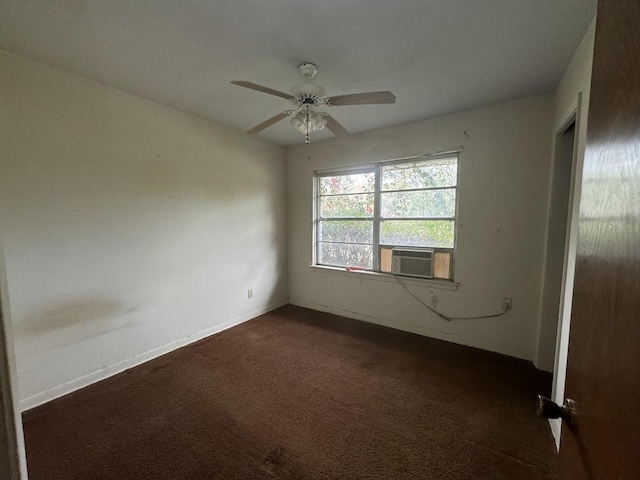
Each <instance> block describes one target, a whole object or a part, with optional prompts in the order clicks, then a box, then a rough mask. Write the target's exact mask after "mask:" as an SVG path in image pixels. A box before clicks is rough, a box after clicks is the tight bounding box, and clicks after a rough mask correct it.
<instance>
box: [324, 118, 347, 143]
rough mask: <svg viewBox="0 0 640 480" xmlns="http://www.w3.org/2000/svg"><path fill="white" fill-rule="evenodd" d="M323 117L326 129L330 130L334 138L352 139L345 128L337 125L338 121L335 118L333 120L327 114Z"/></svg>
mask: <svg viewBox="0 0 640 480" xmlns="http://www.w3.org/2000/svg"><path fill="white" fill-rule="evenodd" d="M324 117H325V118H326V119H327V125H326V127H327V128H328V129H329V130H331V131H332V132H333V134H334V135H335V136H336V137H341V138H353V135H351V133H350V132H349V131H348V130H347V129H346V128H344V127H343V126H342V125H341V124H340V123H338V121H337V120H336V119H335V118H333V117H332V116H331V115H329V114H328V113H325V114H324Z"/></svg>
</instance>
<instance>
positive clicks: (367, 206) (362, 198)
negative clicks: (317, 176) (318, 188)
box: [320, 193, 373, 218]
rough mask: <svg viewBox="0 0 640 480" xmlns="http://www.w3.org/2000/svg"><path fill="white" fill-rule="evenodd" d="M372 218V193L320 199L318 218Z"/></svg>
mask: <svg viewBox="0 0 640 480" xmlns="http://www.w3.org/2000/svg"><path fill="white" fill-rule="evenodd" d="M345 217H356V218H357V217H373V193H364V194H360V195H338V196H335V197H320V218H345Z"/></svg>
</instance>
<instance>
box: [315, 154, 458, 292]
mask: <svg viewBox="0 0 640 480" xmlns="http://www.w3.org/2000/svg"><path fill="white" fill-rule="evenodd" d="M447 158H455V159H456V184H455V185H454V186H447V187H430V188H421V189H416V190H419V191H430V190H439V189H450V188H452V189H454V190H455V197H456V199H455V210H454V216H453V218H451V217H445V218H442V219H444V220H452V221H453V247H415V246H414V247H412V246H409V245H388V244H381V243H380V230H381V224H382V221H383V218H382V216H381V213H382V212H381V209H382V193H386V192H382V169H383V167H385V166H388V165H398V164H403V163H415V162H422V161H427V162H428V161H431V160H433V161H435V160H438V159H447ZM359 173H374V175H375V179H374V191H373V195H374V205H373V206H374V211H373V217H363V218H361V219H358V220H359V221H360V220H369V219H370V220H372V221H373V241H372V244H371V245H372V249H373V261H372V268H371V270H369V269H361V270H362V271H365V272H367V273H373V274H381V275H387V274H388V273H386V272H382V271H381V270H380V268H381V265H380V258H381V252H380V249H381V248H391V247H407V248H427V249H432V250H434V251H435V252H438V251H441V252H451V261H450V267H449V268H450V271H449V277H450V278H448V279H443V278H435V277H434V278H433V279H428V280H432V281H433V280H436V281H441V282H450V283H455V281H454V273H455V262H456V257H457V245H458V223H459V222H458V217H459V211H458V210H459V202H460V196H459V187H460V151H457V150H456V151H451V152H443V153H438V154H433V155H418V156H413V157H405V158H399V159H394V160H384V161H380V162H376V163H371V164H364V165H356V166H347V167H337V168H331V169H325V170H316V171H314V174H313V198H314V201H313V222H312V228H313V233H312V240H313V254H312V257H313V258H312V265H313V266H318V267H325V268H338V269H348V267H342V266H337V265H329V264H323V263H319V262H318V260H319V258H320V244H321V243H322V242H320V241H319V239H318V230H319V226H320V221H321V220H322V219H321V218H320V199H321V195H320V179H321V178H324V177H331V176H339V175H355V174H359ZM406 218H407V219H409V218H411V217H406ZM401 219H402V218H399V219H398V220H401ZM432 219H433V220H440V219H441V218H432ZM337 220H338V221H339V220H342V219H337ZM344 220H345V221H346V220H351V218H345V219H344ZM367 245H368V244H367Z"/></svg>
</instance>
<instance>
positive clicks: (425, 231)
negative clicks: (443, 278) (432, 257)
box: [380, 220, 454, 248]
mask: <svg viewBox="0 0 640 480" xmlns="http://www.w3.org/2000/svg"><path fill="white" fill-rule="evenodd" d="M453 234H454V222H453V220H384V221H382V222H380V243H383V244H385V245H402V246H406V247H442V248H453Z"/></svg>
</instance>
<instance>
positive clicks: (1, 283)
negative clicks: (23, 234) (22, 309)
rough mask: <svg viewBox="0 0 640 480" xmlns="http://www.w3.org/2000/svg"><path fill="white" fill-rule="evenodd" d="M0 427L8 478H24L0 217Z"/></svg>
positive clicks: (22, 435)
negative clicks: (5, 445) (0, 419)
mask: <svg viewBox="0 0 640 480" xmlns="http://www.w3.org/2000/svg"><path fill="white" fill-rule="evenodd" d="M0 414H1V415H2V421H0V426H1V427H0V428H2V430H4V431H2V432H0V434H1V435H3V436H5V438H6V439H7V443H8V447H9V448H8V451H0V457H4V458H3V460H5V461H6V460H8V464H9V468H10V470H11V479H12V480H27V456H26V451H25V444H24V434H23V431H22V415H21V412H20V407H19V401H18V375H17V370H16V361H15V354H14V347H13V333H12V323H11V309H10V308H9V292H8V287H7V274H6V265H5V257H4V249H3V245H2V217H1V216H0Z"/></svg>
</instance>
